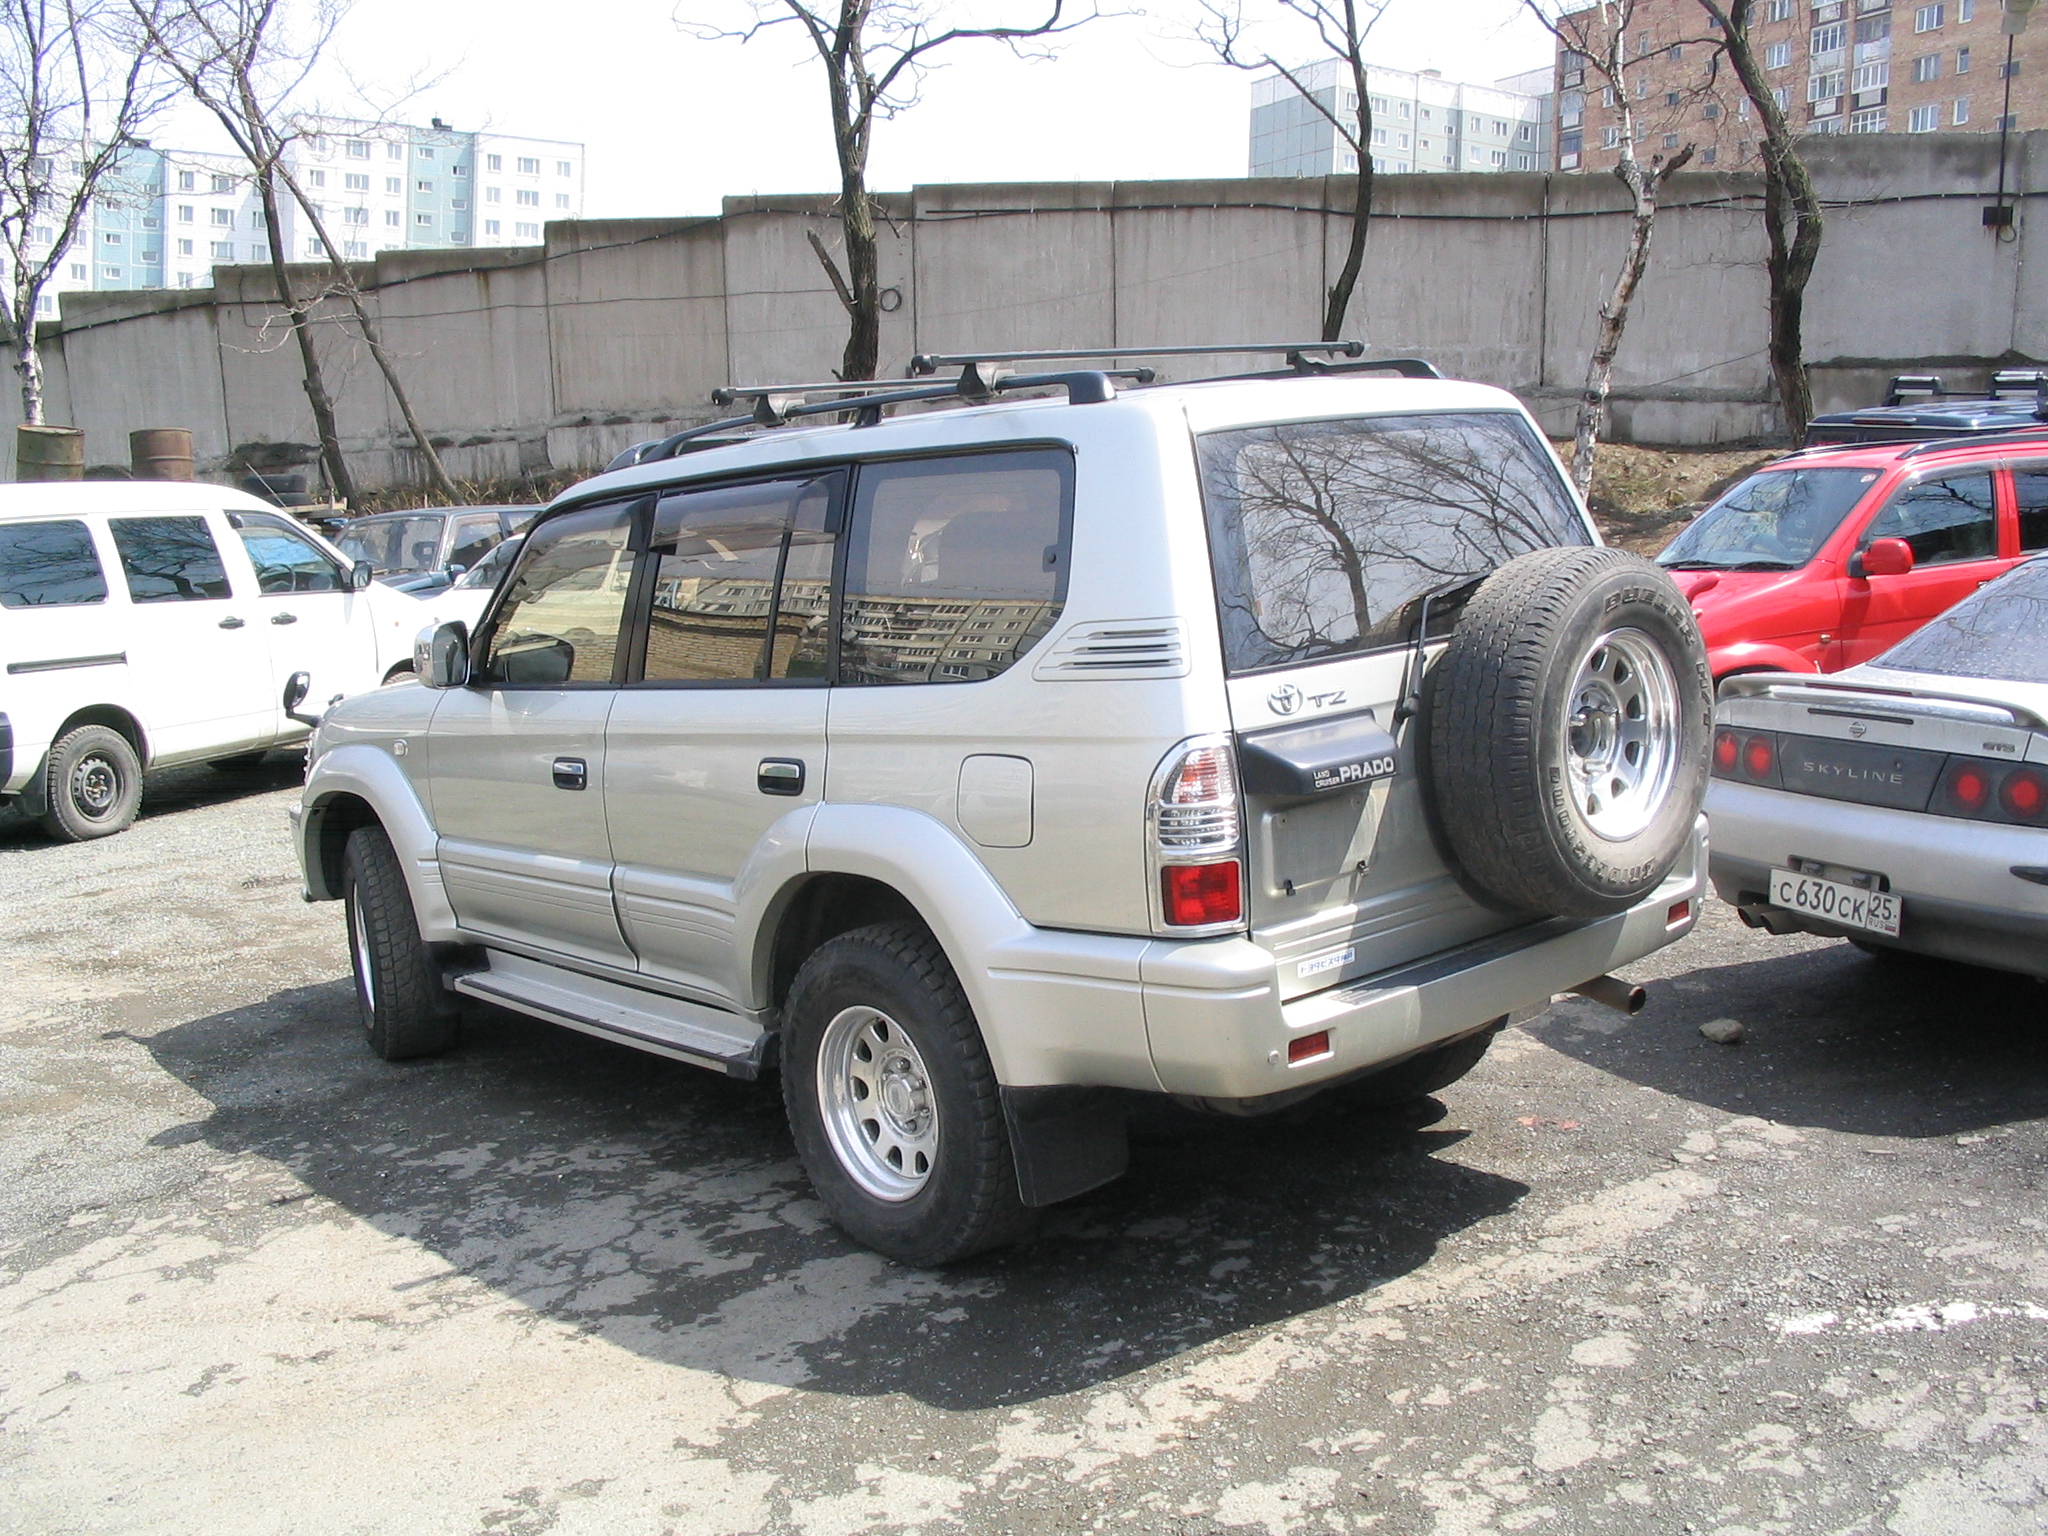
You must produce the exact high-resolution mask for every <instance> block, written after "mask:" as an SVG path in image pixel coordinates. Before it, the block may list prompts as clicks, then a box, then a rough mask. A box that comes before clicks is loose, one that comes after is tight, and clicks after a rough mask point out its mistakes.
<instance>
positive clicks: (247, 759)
mask: <svg viewBox="0 0 2048 1536" xmlns="http://www.w3.org/2000/svg"><path fill="white" fill-rule="evenodd" d="M268 756H270V752H269V750H268V749H265V750H264V751H261V752H237V753H236V754H235V755H234V756H233V757H216V758H215V759H213V761H212V762H210V763H208V764H207V765H206V766H207V767H209V768H211V769H212V770H213V771H214V772H215V773H247V772H249V771H250V770H251V769H252V768H260V767H261V766H262V765H263V759H265V758H266V757H268Z"/></svg>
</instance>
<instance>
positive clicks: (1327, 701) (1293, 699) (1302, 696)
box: [1266, 683, 1350, 715]
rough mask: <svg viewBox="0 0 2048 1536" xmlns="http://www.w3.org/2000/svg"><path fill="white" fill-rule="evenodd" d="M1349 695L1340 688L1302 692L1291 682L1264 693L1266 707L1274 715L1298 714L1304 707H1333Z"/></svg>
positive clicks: (1341, 702)
mask: <svg viewBox="0 0 2048 1536" xmlns="http://www.w3.org/2000/svg"><path fill="white" fill-rule="evenodd" d="M1349 697H1350V696H1349V695H1348V694H1347V693H1346V692H1345V691H1344V690H1343V689H1342V688H1333V689H1331V690H1330V691H1329V692H1328V693H1303V692H1302V691H1301V690H1300V689H1299V688H1297V687H1295V686H1294V684H1292V683H1286V684H1283V685H1282V686H1281V687H1278V688H1275V689H1274V690H1273V691H1272V692H1271V693H1269V694H1267V695H1266V707H1267V708H1268V709H1270V710H1272V711H1273V713H1274V714H1276V715H1294V714H1299V713H1300V712H1301V711H1302V710H1303V709H1304V708H1306V709H1335V708H1337V706H1339V705H1340V704H1343V703H1344V702H1345V701H1346V700H1347V699H1348V698H1349Z"/></svg>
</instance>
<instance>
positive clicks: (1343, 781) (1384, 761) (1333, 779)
mask: <svg viewBox="0 0 2048 1536" xmlns="http://www.w3.org/2000/svg"><path fill="white" fill-rule="evenodd" d="M1393 776H1394V759H1393V758H1392V757H1391V756H1387V757H1362V758H1357V759H1355V760H1353V761H1351V762H1348V763H1334V764H1332V765H1331V766H1329V767H1327V768H1317V769H1314V770H1313V771H1312V772H1311V774H1310V782H1311V783H1312V784H1313V785H1314V786H1315V788H1316V790H1317V792H1318V793H1320V792H1321V791H1323V790H1326V789H1342V788H1344V786H1345V785H1347V784H1364V783H1366V782H1368V781H1369V780H1372V779H1389V778H1392V777H1393Z"/></svg>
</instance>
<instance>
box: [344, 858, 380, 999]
mask: <svg viewBox="0 0 2048 1536" xmlns="http://www.w3.org/2000/svg"><path fill="white" fill-rule="evenodd" d="M348 944H349V950H350V952H351V953H352V954H353V956H354V959H355V962H356V1000H357V1001H358V1002H359V1003H361V1004H362V1007H363V1013H364V1015H365V1016H366V1017H367V1016H368V1015H371V1014H374V1013H375V1012H376V1011H377V973H376V971H374V970H373V969H371V966H370V925H369V924H368V923H366V922H364V921H363V897H362V887H361V886H360V885H354V884H351V885H350V886H349V888H348Z"/></svg>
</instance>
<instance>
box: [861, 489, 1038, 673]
mask: <svg viewBox="0 0 2048 1536" xmlns="http://www.w3.org/2000/svg"><path fill="white" fill-rule="evenodd" d="M1073 501H1074V460H1073V455H1072V454H1070V453H1068V452H1067V451H1066V450H1064V449H1056V448H1033V449H1022V450H1017V451H1014V452H1001V453H979V454H966V455H959V456H956V457H951V458H936V459H913V460H904V461H901V462H895V463H883V464H864V465H862V466H861V469H860V476H859V479H858V480H857V481H856V482H855V488H854V508H853V519H852V523H851V527H850V530H849V532H848V535H847V538H848V548H847V562H846V607H845V612H844V615H843V620H842V623H841V626H840V651H839V681H840V682H842V683H971V682H979V681H981V680H983V679H985V678H991V677H995V676H997V675H999V674H1000V673H1002V672H1004V671H1007V670H1008V669H1009V667H1010V666H1011V665H1012V664H1014V663H1015V662H1016V660H1017V658H1018V657H1020V656H1022V655H1023V654H1024V653H1025V652H1026V651H1028V650H1030V649H1031V647H1032V646H1034V645H1036V644H1037V643H1038V642H1039V640H1040V639H1042V638H1043V637H1044V636H1045V634H1046V632H1047V631H1048V630H1050V629H1051V628H1052V626H1053V624H1054V623H1055V622H1056V621H1057V620H1058V618H1059V614H1060V607H1061V604H1062V602H1063V600H1064V598H1065V595H1066V567H1067V554H1066V551H1067V538H1068V528H1069V525H1070V523H1071V521H1072V515H1073Z"/></svg>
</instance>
